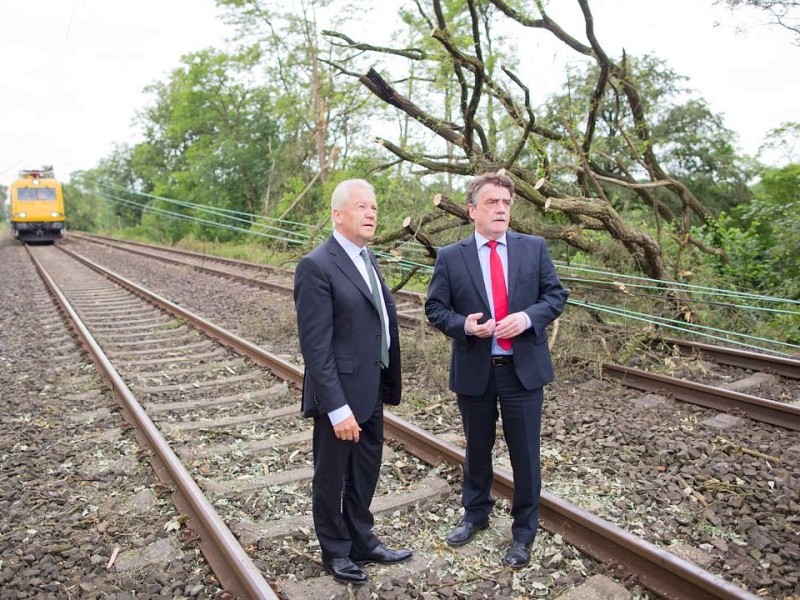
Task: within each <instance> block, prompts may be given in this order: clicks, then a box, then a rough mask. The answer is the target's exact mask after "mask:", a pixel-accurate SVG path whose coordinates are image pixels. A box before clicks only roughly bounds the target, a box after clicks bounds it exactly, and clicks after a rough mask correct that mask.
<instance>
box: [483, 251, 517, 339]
mask: <svg viewBox="0 0 800 600" xmlns="http://www.w3.org/2000/svg"><path fill="white" fill-rule="evenodd" d="M486 245H487V246H489V274H490V276H491V279H492V299H493V300H494V320H495V322H498V321H502V320H503V319H505V318H506V316H507V315H508V292H507V291H506V278H505V276H504V275H503V262H502V261H501V260H500V255H499V254H498V253H497V240H492V241H490V242H486ZM497 344H498V345H499V346H500V347H501V348H502V349H503V350H511V340H510V339H508V338H502V339H501V338H497Z"/></svg>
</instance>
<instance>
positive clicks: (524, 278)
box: [425, 231, 567, 396]
mask: <svg viewBox="0 0 800 600" xmlns="http://www.w3.org/2000/svg"><path fill="white" fill-rule="evenodd" d="M506 241H507V243H508V312H509V314H511V313H515V312H519V311H524V312H525V313H526V314H527V315H528V316H529V317H530V319H531V327H530V329H527V330H526V331H524V332H523V333H522V334H520V335H519V336H517V337H515V338H514V340H513V346H512V349H513V351H514V368H515V370H516V373H517V377H518V378H519V380H520V382H521V383H522V385H523V386H525V388H526V389H529V390H532V389H535V388H540V387H543V386H544V385H545V384H547V383H550V382H551V381H553V377H554V376H553V363H552V360H551V358H550V351H549V349H548V347H547V331H546V329H545V328H546V327H547V325H549V324H550V323H551V322H552V321H553V320H554V319H555V318H556V317H558V315H560V314H561V312H562V311H563V310H564V305H565V304H566V301H567V291H566V289H564V288H563V287H562V286H561V283H560V282H559V280H558V276H557V275H556V270H555V265H553V261H552V259H551V258H550V253H549V252H548V250H547V245H546V244H545V241H544V239H542V238H540V237H536V236H532V235H524V234H521V233H515V232H512V231H509V232H507V233H506ZM477 312H482V313H483V315H484V317H483V319H481V322H483V321H485V320H486V319H489V318H491V311H490V305H489V298H488V295H487V293H486V286H485V285H484V283H483V275H482V273H481V265H480V262H479V259H478V247H477V244H476V242H475V236H474V235H471V236H470V237H468V238H467V239H465V240H461V241H460V242H456V243H455V244H451V245H449V246H447V247H445V248H442V249H441V250H439V252H438V254H437V257H436V266H435V267H434V269H433V275H432V276H431V283H430V286H429V288H428V299H427V300H426V301H425V314H426V315H427V317H428V321H430V323H431V324H432V325H433V326H434V327H436V328H437V329H439V330H440V331H442V332H444V333H445V334H446V335H448V336H449V337H451V338H452V339H453V354H452V357H451V365H450V389H451V390H452V391H454V392H455V393H457V394H465V395H469V396H478V395H481V394H482V393H483V392H484V391H485V390H486V386H487V385H488V382H489V374H490V368H491V359H490V356H491V353H492V338H479V337H475V336H471V335H467V334H466V333H464V322H465V321H466V317H467V315H469V314H472V313H477Z"/></svg>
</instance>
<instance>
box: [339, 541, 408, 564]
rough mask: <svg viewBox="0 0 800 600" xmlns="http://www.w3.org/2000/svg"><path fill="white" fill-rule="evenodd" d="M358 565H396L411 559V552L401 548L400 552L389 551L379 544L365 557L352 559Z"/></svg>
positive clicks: (357, 556) (359, 556)
mask: <svg viewBox="0 0 800 600" xmlns="http://www.w3.org/2000/svg"><path fill="white" fill-rule="evenodd" d="M352 558H353V562H354V563H356V564H357V565H366V564H367V563H370V564H372V563H377V564H379V565H396V564H397V563H401V562H403V561H406V560H408V559H409V558H411V550H406V549H405V548H401V549H400V550H389V548H387V547H386V546H384V545H383V544H378V545H377V546H375V547H374V548H373V549H372V550H370V551H369V552H368V553H367V554H365V555H355V556H353V557H352Z"/></svg>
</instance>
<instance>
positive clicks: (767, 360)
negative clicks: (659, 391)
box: [661, 337, 800, 379]
mask: <svg viewBox="0 0 800 600" xmlns="http://www.w3.org/2000/svg"><path fill="white" fill-rule="evenodd" d="M661 339H662V340H663V341H664V342H666V343H667V344H672V345H673V346H676V347H677V348H678V350H680V352H681V354H683V355H685V356H689V355H692V354H694V353H695V352H699V353H700V354H701V355H702V356H703V357H705V358H708V359H709V360H712V361H714V362H716V363H719V364H723V365H730V366H732V367H741V368H743V369H752V370H754V371H771V372H773V373H777V374H778V375H781V376H783V377H789V378H791V379H800V360H798V359H796V358H790V357H787V356H773V355H771V354H761V353H759V352H749V351H747V350H740V349H738V348H723V347H721V346H714V345H712V344H704V343H702V342H693V341H689V340H681V339H678V338H671V337H665V338H661Z"/></svg>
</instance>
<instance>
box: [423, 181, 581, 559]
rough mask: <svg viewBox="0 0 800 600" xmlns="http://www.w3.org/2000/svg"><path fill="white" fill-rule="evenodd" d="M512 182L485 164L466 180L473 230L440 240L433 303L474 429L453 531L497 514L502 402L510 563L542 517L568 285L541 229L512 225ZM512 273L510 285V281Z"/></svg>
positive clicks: (456, 534) (478, 525)
mask: <svg viewBox="0 0 800 600" xmlns="http://www.w3.org/2000/svg"><path fill="white" fill-rule="evenodd" d="M513 196H514V182H513V180H512V179H511V178H509V177H508V176H506V175H502V174H497V173H485V174H483V175H481V176H479V177H476V178H475V179H474V180H473V181H472V183H471V184H470V186H469V189H468V190H467V210H468V212H469V216H470V218H471V219H472V221H473V222H474V225H475V231H474V234H473V235H471V236H470V237H468V238H467V239H465V240H462V241H460V242H456V243H455V244H451V245H450V246H447V247H445V248H442V249H441V250H439V252H438V254H437V257H436V265H435V267H434V269H433V275H432V277H431V282H430V287H429V288H428V298H427V300H426V302H425V313H426V315H427V317H428V320H429V321H430V323H431V324H432V325H433V326H435V327H436V328H437V329H439V330H441V331H442V332H444V333H445V334H446V335H448V336H449V337H451V338H452V343H453V352H452V357H451V364H450V389H451V390H453V391H454V392H455V393H456V394H457V397H458V407H459V410H460V411H461V421H462V424H463V427H464V433H465V436H466V441H467V447H466V462H465V463H464V489H463V492H462V504H463V506H464V516H463V518H462V520H461V522H460V523H459V524H458V526H457V527H456V528H455V529H454V530H453V531H452V532H451V533H450V535H449V536H448V537H447V542H448V544H450V545H451V546H462V545H464V544H466V543H467V542H469V541H470V540H471V539H472V536H473V535H474V534H475V532H476V531H478V530H480V529H484V528H485V527H486V526H487V525H488V524H489V514H490V513H491V511H492V506H493V504H494V502H493V500H492V499H491V497H490V495H489V491H490V489H491V485H492V448H493V446H494V441H495V434H496V423H497V419H498V404H499V407H500V414H501V415H502V418H503V434H504V436H505V440H506V444H507V446H508V451H509V454H510V457H511V465H512V469H513V472H514V498H513V505H512V509H511V515H512V517H513V523H512V526H511V531H512V535H513V543H512V545H511V547H510V548H509V549H508V550H507V552H506V554H505V556H504V557H503V563H504V564H505V565H507V566H509V567H512V568H520V567H523V566H525V565H527V564H528V563H529V562H530V550H531V544H532V543H533V540H534V538H535V536H536V531H537V529H538V526H539V495H540V491H541V471H540V465H539V434H540V430H541V421H542V401H543V391H542V388H543V386H544V385H545V384H547V383H549V382H551V381H552V380H553V364H552V361H551V358H550V351H549V349H548V347H547V332H546V331H545V328H546V327H547V325H549V324H550V323H551V322H552V321H553V320H554V319H555V318H556V317H558V315H560V314H561V311H563V310H564V305H565V303H566V301H567V291H566V290H565V289H564V288H563V287H562V286H561V283H560V282H559V280H558V277H557V276H556V270H555V266H554V265H553V261H552V260H551V258H550V254H549V252H548V250H547V245H546V244H545V241H544V240H543V239H542V238H539V237H535V236H531V235H523V234H519V233H514V232H510V231H507V230H508V223H509V219H510V213H511V205H512V203H513ZM506 282H508V285H506Z"/></svg>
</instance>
